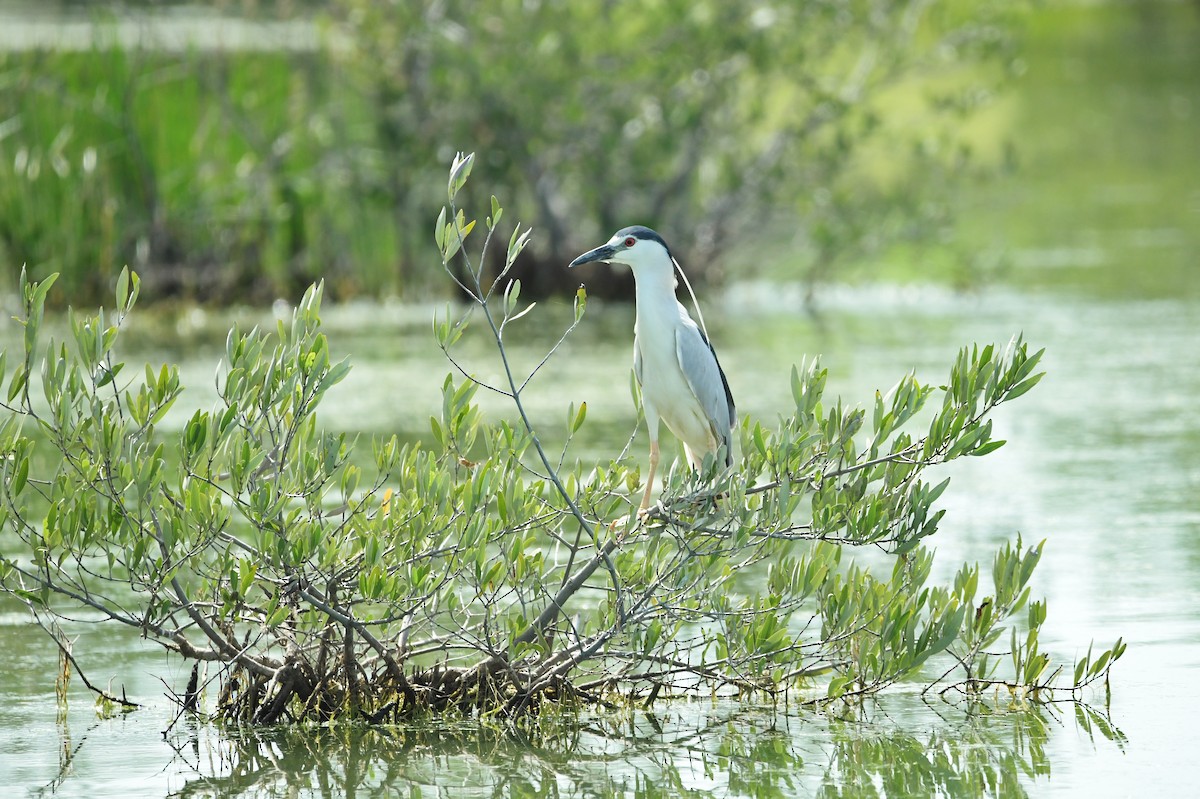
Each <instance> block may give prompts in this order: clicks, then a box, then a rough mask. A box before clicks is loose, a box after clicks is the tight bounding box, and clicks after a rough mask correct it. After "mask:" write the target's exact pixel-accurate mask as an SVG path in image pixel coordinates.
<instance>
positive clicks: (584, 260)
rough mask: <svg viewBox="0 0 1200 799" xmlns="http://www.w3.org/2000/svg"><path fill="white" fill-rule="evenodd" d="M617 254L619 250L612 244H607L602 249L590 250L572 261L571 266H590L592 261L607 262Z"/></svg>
mask: <svg viewBox="0 0 1200 799" xmlns="http://www.w3.org/2000/svg"><path fill="white" fill-rule="evenodd" d="M616 252H617V248H616V247H614V246H612V245H611V244H605V245H604V246H602V247H597V248H596V249H594V250H588V251H587V252H585V253H584V254H583V255H581V256H579V257H578V258H576V259H575V260H574V261H571V263H570V264H569V265H570V266H579V265H580V264H590V263H591V262H592V261H607V260H608V259H609V258H612V257H613V255H615V254H616Z"/></svg>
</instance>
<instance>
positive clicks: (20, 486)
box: [9, 455, 29, 497]
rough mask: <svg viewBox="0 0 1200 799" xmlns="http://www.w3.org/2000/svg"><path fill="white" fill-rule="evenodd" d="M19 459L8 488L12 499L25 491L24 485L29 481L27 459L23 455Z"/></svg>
mask: <svg viewBox="0 0 1200 799" xmlns="http://www.w3.org/2000/svg"><path fill="white" fill-rule="evenodd" d="M14 457H15V456H14ZM19 457H20V460H19V461H18V463H17V470H16V472H14V473H13V477H12V483H11V486H10V488H9V490H10V491H11V492H12V495H13V496H14V497H16V496H19V495H20V493H21V492H22V491H24V490H25V484H26V483H27V482H28V481H29V457H28V456H25V455H22V456H19Z"/></svg>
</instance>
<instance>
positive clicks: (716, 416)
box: [675, 320, 737, 466]
mask: <svg viewBox="0 0 1200 799" xmlns="http://www.w3.org/2000/svg"><path fill="white" fill-rule="evenodd" d="M689 321H690V320H689ZM675 354H676V356H677V357H678V358H679V366H680V368H682V369H683V375H684V377H685V378H686V379H687V383H688V386H689V387H690V388H691V389H692V393H693V394H695V395H696V399H697V400H699V402H700V407H702V408H704V413H705V415H707V416H708V421H709V424H711V425H712V428H713V435H714V436H715V437H716V438H717V440H719V441H722V442H724V444H725V457H726V465H727V466H728V465H729V464H730V463H732V461H733V443H732V441H731V440H730V430H731V429H732V428H733V420H734V417H735V415H736V413H737V410H736V409H735V408H734V404H733V394H732V393H731V392H730V391H729V381H728V380H726V379H725V372H724V371H723V370H722V369H721V364H720V363H719V362H718V361H717V353H716V351H715V350H714V349H713V348H712V344H710V343H709V342H708V339H707V338H705V337H704V334H703V333H702V332H700V328H698V327H696V325H695V323H692V324H688V325H682V326H680V328H679V330H678V332H676V334H675Z"/></svg>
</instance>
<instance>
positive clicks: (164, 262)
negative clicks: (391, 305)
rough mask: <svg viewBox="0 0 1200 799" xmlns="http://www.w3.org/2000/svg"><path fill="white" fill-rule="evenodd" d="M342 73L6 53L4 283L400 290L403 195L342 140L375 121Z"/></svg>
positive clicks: (158, 291)
mask: <svg viewBox="0 0 1200 799" xmlns="http://www.w3.org/2000/svg"><path fill="white" fill-rule="evenodd" d="M332 75H333V71H332V70H331V69H330V65H329V63H328V62H327V57H326V56H325V55H324V54H322V53H319V52H309V53H296V52H242V53H236V52H233V53H229V52H226V53H222V52H206V53H184V54H177V53H168V52H153V51H146V50H136V51H135V50H123V49H120V48H117V47H102V48H97V49H94V50H91V51H87V52H50V51H34V52H16V53H5V54H0V271H2V272H3V275H4V282H5V283H6V284H7V285H9V286H12V285H15V276H16V273H17V272H19V270H20V269H21V268H22V266H27V267H28V269H29V270H30V272H31V273H32V274H33V275H34V276H36V277H39V278H40V277H43V276H44V275H45V274H47V273H49V272H52V271H53V272H60V273H61V274H62V278H61V280H62V282H63V284H64V285H65V286H66V288H67V289H68V291H66V292H64V296H69V297H72V298H75V299H77V300H79V301H90V300H93V299H96V298H97V297H104V296H107V293H108V288H107V287H109V286H111V285H112V279H113V277H114V275H115V274H116V272H118V271H119V270H120V268H121V267H122V266H124V265H126V264H130V265H133V266H135V267H136V268H137V269H138V270H139V271H141V272H142V273H143V275H144V278H145V280H146V286H147V290H148V292H149V293H150V294H151V295H152V296H153V295H157V296H173V295H183V296H188V297H191V298H196V299H210V298H211V299H219V300H229V299H250V300H253V299H265V298H270V297H274V296H279V295H295V294H297V293H298V292H299V291H302V289H303V287H304V286H305V285H307V283H308V282H309V281H310V280H311V279H312V278H313V277H314V276H316V275H318V274H321V275H324V276H326V277H327V278H329V279H330V283H331V288H332V289H333V290H334V292H335V293H350V292H355V291H371V292H379V291H387V290H395V289H396V288H397V286H396V285H395V282H394V277H393V275H392V272H393V270H392V269H390V268H389V265H390V264H394V263H395V262H396V259H397V252H398V246H397V241H396V238H397V237H396V234H395V231H394V230H393V226H392V224H391V223H390V221H389V220H388V213H389V211H388V208H387V202H386V198H385V197H382V196H378V197H376V196H372V195H371V193H370V192H369V191H366V192H363V191H362V190H361V185H362V182H363V181H362V180H361V170H358V169H356V164H355V156H354V152H355V149H354V148H351V147H344V146H340V145H341V144H342V143H341V142H339V141H337V139H338V138H339V137H341V136H343V135H346V133H347V130H346V129H347V128H351V129H352V128H353V127H354V126H355V125H360V124H368V122H367V118H368V116H367V115H366V114H365V112H361V113H360V112H356V111H355V109H354V108H353V106H354V99H353V98H352V97H350V96H348V94H347V93H346V92H344V91H339V90H338V89H337V87H335V85H334V80H335V78H333V77H332ZM334 102H336V103H337V105H338V113H337V115H336V119H337V120H339V121H336V122H335V116H334V115H332V114H330V113H329V109H330V104H331V103H334ZM348 111H349V116H347V112H348ZM347 120H348V121H347ZM338 127H341V128H343V130H338V129H337V128H338ZM352 265H355V268H354V269H352Z"/></svg>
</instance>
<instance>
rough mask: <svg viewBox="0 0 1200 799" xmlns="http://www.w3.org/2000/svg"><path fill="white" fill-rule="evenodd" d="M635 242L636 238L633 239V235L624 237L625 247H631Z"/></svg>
mask: <svg viewBox="0 0 1200 799" xmlns="http://www.w3.org/2000/svg"><path fill="white" fill-rule="evenodd" d="M635 244H637V239H635V238H634V237H633V236H627V237H626V238H625V246H626V247H632V246H633V245H635Z"/></svg>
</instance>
